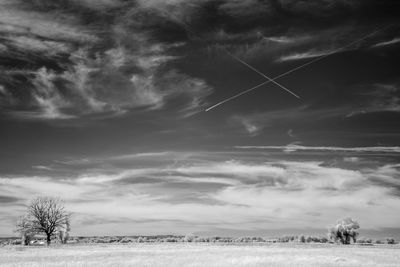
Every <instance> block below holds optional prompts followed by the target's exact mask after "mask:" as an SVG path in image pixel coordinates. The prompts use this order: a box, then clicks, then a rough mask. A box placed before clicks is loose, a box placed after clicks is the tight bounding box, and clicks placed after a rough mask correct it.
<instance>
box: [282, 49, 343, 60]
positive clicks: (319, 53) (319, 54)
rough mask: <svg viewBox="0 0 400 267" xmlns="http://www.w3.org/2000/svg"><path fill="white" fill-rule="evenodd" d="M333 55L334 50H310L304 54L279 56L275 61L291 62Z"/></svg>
mask: <svg viewBox="0 0 400 267" xmlns="http://www.w3.org/2000/svg"><path fill="white" fill-rule="evenodd" d="M334 53H335V51H334V50H326V51H315V50H311V51H308V52H304V53H294V54H290V55H286V56H281V57H280V58H279V59H278V60H277V61H278V62H284V61H291V60H302V59H308V58H315V57H322V56H327V55H332V54H334Z"/></svg>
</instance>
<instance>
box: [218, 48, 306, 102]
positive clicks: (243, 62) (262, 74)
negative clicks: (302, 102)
mask: <svg viewBox="0 0 400 267" xmlns="http://www.w3.org/2000/svg"><path fill="white" fill-rule="evenodd" d="M225 51H226V53H228V55H230V56H231V57H233V58H234V59H236V60H237V61H239V62H240V63H242V64H243V65H245V66H247V67H249V68H250V69H252V70H254V71H255V72H257V73H258V74H260V75H261V76H263V77H264V78H266V79H267V80H268V81H269V82H272V83H274V84H276V85H278V86H279V87H280V88H282V89H283V90H285V91H287V92H288V93H290V94H292V95H294V96H295V97H297V98H300V97H299V96H298V95H296V94H295V93H293V92H292V91H290V90H289V89H287V88H286V87H285V86H283V85H281V84H279V83H278V82H276V81H274V80H273V79H271V78H270V77H268V76H267V75H265V74H264V73H262V72H261V71H259V70H257V69H256V68H254V67H252V66H251V65H249V64H248V63H246V62H245V61H243V60H241V59H240V58H238V57H237V56H235V55H233V54H231V53H230V52H229V51H228V50H226V49H225Z"/></svg>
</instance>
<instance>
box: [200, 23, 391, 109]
mask: <svg viewBox="0 0 400 267" xmlns="http://www.w3.org/2000/svg"><path fill="white" fill-rule="evenodd" d="M390 26H392V25H389V26H386V27H384V28H381V29H379V30H376V31H374V32H372V33H370V34H368V35H366V36H364V37H363V38H360V39H358V40H356V41H354V42H352V43H350V44H347V45H345V46H343V47H340V48H338V49H336V50H334V51H333V52H331V53H329V54H326V55H323V56H320V57H317V58H315V59H313V60H311V61H309V62H307V63H305V64H302V65H300V66H298V67H295V68H293V69H291V70H289V71H287V72H285V73H282V74H280V75H278V76H276V77H274V78H272V79H271V80H268V81H265V82H263V83H261V84H259V85H257V86H254V87H252V88H250V89H247V90H245V91H243V92H241V93H238V94H236V95H233V96H231V97H228V98H227V99H225V100H222V101H220V102H218V103H217V104H215V105H213V106H211V107H209V108H207V109H206V110H205V111H206V112H208V111H210V110H212V109H214V108H216V107H218V106H220V105H222V104H225V103H226V102H229V101H231V100H233V99H236V98H238V97H240V96H242V95H244V94H247V93H249V92H251V91H253V90H255V89H257V88H258V87H261V86H263V85H266V84H268V83H271V82H273V81H275V80H277V79H279V78H282V77H284V76H286V75H288V74H290V73H292V72H295V71H297V70H299V69H302V68H304V67H306V66H308V65H311V64H313V63H315V62H317V61H320V60H322V59H324V58H327V57H329V56H330V55H333V54H335V53H337V52H340V51H342V50H344V49H346V48H348V47H350V46H352V45H355V44H357V43H360V42H362V41H364V40H365V39H367V38H369V37H371V36H373V35H375V34H377V33H379V32H381V31H383V30H385V29H386V28H389V27H390Z"/></svg>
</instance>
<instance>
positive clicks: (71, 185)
mask: <svg viewBox="0 0 400 267" xmlns="http://www.w3.org/2000/svg"><path fill="white" fill-rule="evenodd" d="M399 14H400V2H399V1H396V0H308V1H306V0H297V1H296V0H0V203H1V204H0V236H3V237H12V236H16V235H17V233H16V232H15V230H16V228H15V225H16V222H17V220H18V218H20V216H22V215H24V214H25V213H26V210H27V206H29V203H31V201H32V200H33V199H35V198H37V197H41V196H44V197H50V198H57V199H58V200H62V201H64V202H63V203H64V204H65V209H66V210H68V212H69V213H70V217H69V219H70V222H71V232H70V236H154V235H177V236H185V235H187V234H192V235H193V236H198V237H206V236H224V237H232V238H237V237H243V236H250V237H255V236H257V237H263V238H266V240H267V239H268V238H275V237H281V236H284V235H291V236H300V235H313V236H326V233H327V228H328V227H329V226H331V225H334V224H335V222H336V221H337V220H339V219H343V218H347V217H351V218H353V219H354V220H356V221H357V222H358V223H359V226H360V229H359V232H360V236H362V237H365V238H372V239H376V240H379V239H382V240H386V238H389V237H390V238H394V239H395V240H398V239H399V238H400V213H399V212H398V211H399V210H400V126H399V125H400V124H399V121H400V75H399V69H400V63H399V62H400V21H399ZM357 231H358V230H357ZM39 232H40V231H39ZM38 234H39V236H40V233H38ZM42 234H43V233H42ZM296 240H297V239H296ZM337 240H339V239H337ZM337 240H336V241H337ZM181 241H182V242H184V239H182V240H181ZM186 241H187V240H186ZM332 242H334V240H333V241H332ZM332 246H335V245H332ZM156 249H157V248H156ZM246 249H249V248H246ZM340 249H342V248H340ZM161 250H162V249H161ZM225 253H227V254H229V255H231V254H232V255H233V254H235V253H234V252H232V251H228V252H225ZM252 253H253V252H249V254H244V255H242V256H243V257H245V256H246V255H249V257H252V256H251V255H253V254H252ZM253 256H254V255H253ZM210 257H211V258H212V256H210ZM254 257H256V256H254ZM388 257H389V256H388ZM372 258H373V257H372ZM389 258H390V257H389ZM0 259H1V253H0ZM311 262H312V261H311ZM175 263H176V265H182V266H185V262H184V261H183V262H180V261H178V262H175ZM242 263H243V261H240V264H242ZM253 263H254V262H253ZM253 263H252V264H253ZM10 264H11V263H10ZM136 264H139V265H140V262H136ZM143 264H144V263H143ZM147 264H149V263H147ZM153 264H154V263H153ZM159 264H161V263H159ZM186 264H187V262H186ZM204 264H205V263H204ZM214 264H215V266H219V264H217V263H214ZM230 264H233V265H234V266H239V265H240V264H239V263H238V264H236V265H235V262H234V261H233V262H232V263H230ZM243 264H244V265H246V264H245V263H243ZM254 264H255V266H259V265H257V264H260V266H262V264H263V262H262V261H260V262H258V263H257V262H255V263H254ZM299 264H300V263H299ZM301 264H303V263H301ZM301 264H300V265H299V266H301ZM315 264H316V265H315V266H319V265H318V263H315ZM0 265H1V260H0ZM205 265H208V264H205ZM10 266H11V265H10ZM12 266H14V265H12ZM32 266H33V265H32ZM35 266H36V265H35ZM60 266H61V265H60ZM62 266H63V265H62ZM88 266H89V265H88ZM90 266H91V265H90ZM110 266H111V265H110ZM153 266H154V265H153ZM171 266H172V265H171ZM196 266H197V265H196ZM199 266H201V264H200V265H199ZM208 266H210V265H208ZM221 266H229V264H228V263H226V265H223V264H221ZM252 266H253V265H252ZM272 266H274V265H272ZM304 266H308V265H307V264H305V265H304ZM310 266H313V265H310ZM371 266H372V265H371Z"/></svg>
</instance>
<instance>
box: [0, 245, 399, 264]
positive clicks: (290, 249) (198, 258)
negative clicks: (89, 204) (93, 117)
mask: <svg viewBox="0 0 400 267" xmlns="http://www.w3.org/2000/svg"><path fill="white" fill-rule="evenodd" d="M399 262H400V247H399V246H398V245H395V246H385V245H380V246H370V247H369V246H338V245H331V244H260V245H258V244H229V245H224V244H201V243H186V244H185V243H183V244H182V243H181V244H146V243H142V244H128V245H121V244H118V245H113V244H106V245H99V244H96V245H67V246H54V247H50V248H47V247H19V246H6V247H2V248H0V266H2V267H3V266H29V267H34V266H38V267H39V266H40V267H41V266H44V267H46V266H48V267H50V266H51V267H57V266H85V267H86V266H88V267H89V266H96V267H99V266H149V267H150V266H151V267H153V266H174V267H175V266H222V267H224V266H399Z"/></svg>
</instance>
